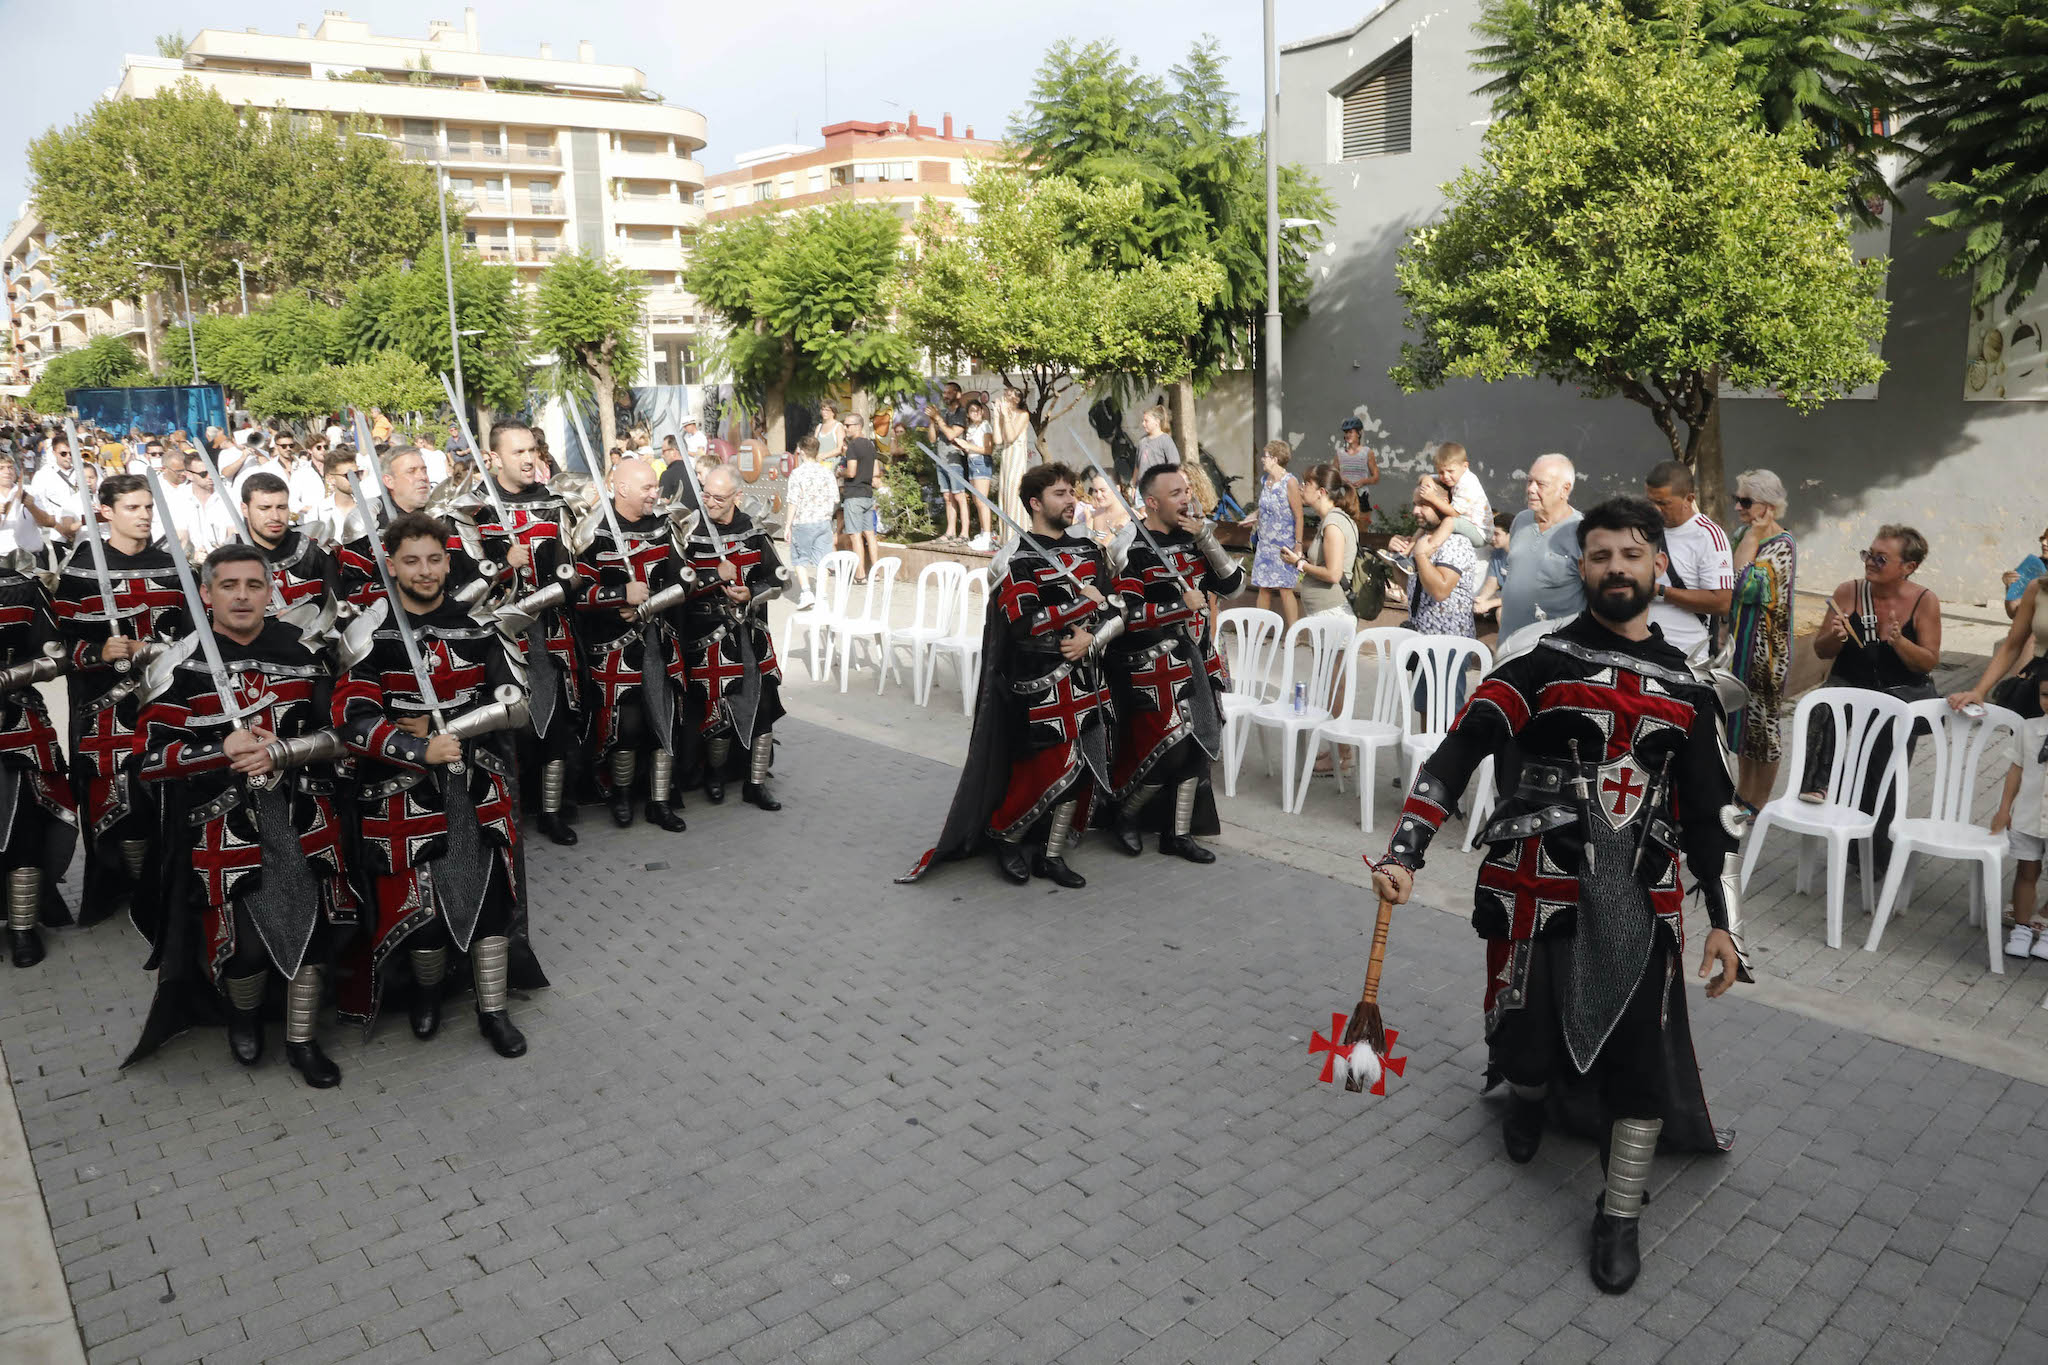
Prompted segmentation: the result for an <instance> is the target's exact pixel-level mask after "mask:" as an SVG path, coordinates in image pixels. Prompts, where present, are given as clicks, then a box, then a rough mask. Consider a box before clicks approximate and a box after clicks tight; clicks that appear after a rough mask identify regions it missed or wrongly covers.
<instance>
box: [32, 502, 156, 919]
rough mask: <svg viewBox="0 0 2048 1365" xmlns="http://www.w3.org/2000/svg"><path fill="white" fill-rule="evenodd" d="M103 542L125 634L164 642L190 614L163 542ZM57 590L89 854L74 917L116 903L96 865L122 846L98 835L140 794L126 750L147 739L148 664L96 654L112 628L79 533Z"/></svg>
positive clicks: (93, 915)
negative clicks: (143, 724) (136, 545)
mask: <svg viewBox="0 0 2048 1365" xmlns="http://www.w3.org/2000/svg"><path fill="white" fill-rule="evenodd" d="M104 548H105V549H106V552H107V573H108V576H109V578H110V580H111V582H112V585H113V591H114V613H115V615H116V616H117V617H118V618H119V619H120V627H121V634H122V635H124V636H127V637H128V638H130V639H139V640H154V641H158V642H160V643H161V642H168V641H170V640H173V639H175V638H176V637H177V636H178V635H180V634H182V633H183V632H184V631H185V629H186V628H187V627H188V626H189V624H190V619H189V617H188V616H187V614H186V609H185V592H184V589H183V588H181V587H180V586H179V584H178V571H177V568H176V566H174V565H173V564H172V563H171V558H170V555H169V554H168V553H166V552H165V550H164V547H163V544H162V542H156V543H153V544H151V545H149V546H148V547H146V548H145V549H143V551H142V552H141V553H139V554H132V555H131V554H126V553H124V552H123V551H121V550H119V549H117V548H115V547H114V546H113V545H112V544H111V543H109V544H107V545H106V546H105V547H104ZM52 598H53V600H54V605H55V606H56V608H57V624H58V626H59V627H60V628H61V629H62V630H63V632H64V640H65V643H66V644H67V645H68V646H69V647H70V652H71V672H70V673H69V675H68V676H67V677H66V679H65V690H66V692H67V694H68V696H69V699H70V706H71V731H70V733H71V751H72V759H71V772H72V788H73V790H74V791H75V792H76V793H77V798H78V807H79V810H80V812H81V814H82V815H83V816H84V820H83V823H82V832H83V833H84V835H85V844H86V854H87V857H86V867H85V886H84V888H83V890H82V891H81V894H80V899H79V910H78V918H79V922H80V923H83V924H91V923H93V922H94V921H96V920H99V919H102V918H104V917H105V916H106V915H107V914H109V913H111V912H112V909H113V907H114V898H113V897H110V896H108V895H106V894H104V892H105V890H106V888H105V887H103V886H102V885H101V879H100V875H99V874H100V872H101V871H102V870H109V871H111V870H112V869H113V868H115V867H117V866H118V865H119V858H118V856H116V855H115V854H114V853H112V852H110V851H108V850H106V849H102V848H101V847H100V841H101V840H102V839H104V838H105V837H106V836H107V835H108V833H109V832H110V831H111V830H113V828H114V827H115V826H116V825H118V824H120V823H121V822H122V821H123V820H125V819H127V818H128V817H130V816H131V815H133V814H135V812H136V803H137V800H138V795H139V794H138V792H137V791H136V788H135V778H134V774H133V772H132V770H131V768H130V765H129V760H130V759H131V758H133V757H134V756H135V755H136V754H137V753H139V752H141V749H142V732H141V731H140V729H138V728H137V724H136V720H137V716H138V715H139V714H140V711H141V706H140V704H139V703H138V702H137V700H136V695H135V694H136V692H137V691H138V690H139V689H140V688H141V686H142V679H143V673H144V670H143V668H142V667H141V666H136V667H133V668H130V669H129V670H128V671H127V672H126V673H121V672H118V671H116V669H115V668H114V666H113V665H112V664H110V663H108V662H107V661H106V660H104V659H102V658H101V657H100V645H101V644H103V643H104V642H105V641H106V640H107V638H108V637H109V635H110V634H111V631H110V629H109V627H108V622H107V615H106V611H105V608H104V605H103V603H102V600H101V597H100V586H99V579H98V578H97V577H96V576H95V575H94V572H93V556H92V547H91V546H90V545H86V544H84V543H81V544H80V545H79V546H78V548H77V549H75V550H73V551H72V552H71V557H70V558H69V559H68V560H66V561H65V563H64V568H63V571H62V573H61V574H60V575H59V576H58V579H57V588H56V591H55V592H54V593H53V594H52ZM136 837H140V835H137V836H136Z"/></svg>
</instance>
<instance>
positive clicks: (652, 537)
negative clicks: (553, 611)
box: [570, 516, 689, 789]
mask: <svg viewBox="0 0 2048 1365" xmlns="http://www.w3.org/2000/svg"><path fill="white" fill-rule="evenodd" d="M619 531H620V533H621V534H622V535H624V536H625V538H626V558H622V557H621V556H620V554H619V549H618V546H617V545H616V544H615V543H614V542H613V540H612V531H611V526H610V525H609V524H608V523H605V522H600V523H599V525H598V528H597V535H596V537H595V538H594V539H593V540H592V541H591V542H590V544H589V546H588V547H586V548H585V549H584V551H583V553H582V554H580V555H578V556H577V557H576V585H575V587H574V588H573V589H572V590H571V592H570V597H571V600H573V601H574V602H575V603H576V609H577V612H578V613H579V615H580V617H581V622H580V630H579V631H578V634H580V635H581V637H582V641H583V659H584V666H585V668H586V669H587V671H588V673H589V677H590V701H591V708H590V715H589V717H588V718H587V719H588V724H589V745H590V752H591V754H592V756H593V757H596V758H602V757H604V756H605V755H606V754H608V753H610V752H611V751H612V750H613V749H614V748H615V747H617V745H618V743H619V729H620V724H621V720H622V718H623V717H625V716H626V715H627V714H629V708H634V709H637V711H638V714H639V715H641V716H642V717H643V718H644V719H645V720H646V722H647V724H648V726H650V727H653V726H659V727H660V732H661V733H660V735H659V736H657V735H655V734H653V733H651V732H650V731H648V730H643V731H641V733H642V734H644V735H645V736H646V738H645V739H644V740H643V743H645V744H656V743H659V744H660V745H661V747H662V748H664V749H666V750H668V751H669V752H671V753H673V752H675V751H676V749H677V748H678V747H680V745H679V741H680V739H681V736H682V730H681V721H682V702H683V698H684V696H685V695H686V688H687V686H688V678H689V670H688V665H687V663H686V661H685V659H684V657H683V654H684V647H683V638H682V629H681V625H682V611H681V609H680V608H674V609H671V610H669V611H667V612H664V613H662V614H661V615H660V616H658V617H656V618H655V619H654V620H652V621H645V622H643V621H637V620H629V619H627V618H626V617H625V616H622V615H620V609H621V608H623V607H624V606H625V604H626V585H627V583H628V582H640V583H645V584H647V585H648V590H649V591H650V592H660V591H661V590H662V589H664V588H668V587H672V586H674V585H675V584H676V583H677V582H679V581H681V578H682V572H683V560H682V556H681V554H680V553H678V551H677V549H676V544H675V527H674V524H673V523H671V522H670V521H669V519H668V518H667V517H664V516H648V517H642V518H640V519H639V520H638V521H624V520H621V521H620V523H619ZM628 558H629V559H630V561H631V563H630V566H629V565H628V562H627V559H628ZM650 642H652V644H653V646H654V648H655V650H656V651H657V654H658V657H659V658H660V660H661V662H662V665H663V672H664V676H666V677H667V679H668V688H667V690H666V692H664V693H659V694H657V695H659V696H663V697H666V699H667V700H666V704H665V705H664V706H663V707H662V712H663V714H661V715H660V716H659V717H657V716H655V715H654V714H653V713H652V712H651V711H650V710H649V709H648V703H647V700H646V693H645V688H644V685H643V684H644V681H645V678H644V674H643V672H642V670H643V669H644V668H645V667H646V660H647V650H648V645H649V643H650ZM597 777H598V782H599V785H600V786H602V787H605V788H607V789H609V786H610V783H611V774H610V772H608V771H606V770H605V769H603V768H602V767H600V768H599V769H598V770H597Z"/></svg>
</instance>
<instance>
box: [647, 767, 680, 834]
mask: <svg viewBox="0 0 2048 1365" xmlns="http://www.w3.org/2000/svg"><path fill="white" fill-rule="evenodd" d="M675 770H676V761H675V759H674V758H672V757H670V756H669V753H668V751H667V750H666V749H656V750H655V751H654V761H653V762H652V763H651V764H649V765H648V771H647V818H648V819H649V820H651V821H653V822H654V823H655V824H657V825H660V826H661V827H662V828H663V829H665V830H667V831H668V832H669V833H670V834H681V833H682V832H683V831H684V830H686V829H688V828H689V826H688V825H686V824H684V823H683V817H682V809H683V799H682V797H680V796H678V795H677V794H676V792H675Z"/></svg>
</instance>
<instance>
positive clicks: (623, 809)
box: [611, 787, 633, 829]
mask: <svg viewBox="0 0 2048 1365" xmlns="http://www.w3.org/2000/svg"><path fill="white" fill-rule="evenodd" d="M611 807H612V823H613V824H615V825H617V826H618V827H619V828H620V829H625V828H626V827H628V826H629V825H631V824H632V823H633V793H632V792H630V791H626V790H622V789H620V788H618V787H614V788H612V799H611Z"/></svg>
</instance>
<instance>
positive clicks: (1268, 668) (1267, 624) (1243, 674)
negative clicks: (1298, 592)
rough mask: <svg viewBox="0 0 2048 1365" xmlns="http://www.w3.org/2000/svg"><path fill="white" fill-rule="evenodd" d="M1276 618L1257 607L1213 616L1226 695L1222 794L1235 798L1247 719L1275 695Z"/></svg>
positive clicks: (1276, 614)
mask: <svg viewBox="0 0 2048 1365" xmlns="http://www.w3.org/2000/svg"><path fill="white" fill-rule="evenodd" d="M1282 624H1283V623H1282V621H1281V617H1280V613H1279V612H1277V611H1262V610H1260V609H1259V608H1258V607H1228V608H1226V609H1224V610H1223V611H1220V612H1218V613H1217V614H1216V648H1217V649H1218V650H1219V651H1220V652H1221V653H1222V655H1223V673H1224V677H1225V678H1227V679H1228V680H1229V683H1230V690H1229V691H1228V692H1225V693H1224V694H1223V696H1222V697H1221V698H1220V699H1219V700H1220V703H1221V705H1222V708H1223V794H1224V795H1225V796H1235V795H1237V769H1238V765H1239V764H1240V763H1242V762H1243V758H1242V755H1243V753H1244V746H1245V741H1246V740H1247V739H1249V738H1250V736H1251V728H1250V723H1249V721H1248V720H1247V717H1249V716H1250V715H1251V712H1252V708H1253V707H1256V706H1258V705H1260V704H1261V703H1264V702H1267V701H1270V700H1271V699H1272V695H1273V691H1272V689H1273V652H1274V650H1276V649H1278V648H1279V645H1280V628H1281V625H1282Z"/></svg>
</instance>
